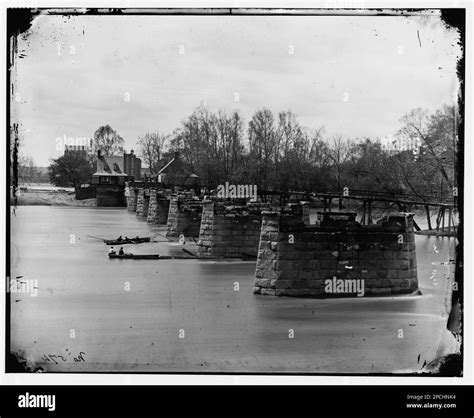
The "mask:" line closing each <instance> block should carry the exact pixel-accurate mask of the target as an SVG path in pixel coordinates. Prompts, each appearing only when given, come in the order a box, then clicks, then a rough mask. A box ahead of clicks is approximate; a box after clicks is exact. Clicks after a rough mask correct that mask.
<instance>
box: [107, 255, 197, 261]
mask: <svg viewBox="0 0 474 418" xmlns="http://www.w3.org/2000/svg"><path fill="white" fill-rule="evenodd" d="M109 258H118V259H124V260H172V259H173V260H175V259H178V260H190V259H195V258H196V257H195V256H194V257H189V256H180V255H159V254H130V253H128V254H109Z"/></svg>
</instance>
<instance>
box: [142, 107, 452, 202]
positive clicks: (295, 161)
mask: <svg viewBox="0 0 474 418" xmlns="http://www.w3.org/2000/svg"><path fill="white" fill-rule="evenodd" d="M457 117H458V116H457V114H456V110H455V108H454V107H452V106H443V107H442V108H441V109H438V110H437V111H435V112H432V113H429V112H428V111H426V110H423V109H414V110H412V111H411V112H409V113H407V114H406V115H404V116H403V117H402V118H401V119H400V122H401V128H400V129H399V130H398V132H396V133H395V134H394V135H393V137H391V138H390V139H389V140H388V141H387V140H385V141H382V139H381V138H367V137H364V138H344V137H342V136H340V135H336V136H327V135H326V134H325V131H324V128H323V127H320V128H318V129H307V128H305V127H303V126H302V125H301V124H300V123H299V121H298V119H297V117H296V116H295V115H294V114H293V113H292V112H291V110H289V111H283V112H280V113H278V114H274V113H273V112H272V111H271V110H269V109H266V108H263V109H260V110H257V111H256V112H255V113H254V114H253V116H252V117H251V119H250V121H249V122H248V123H247V124H245V122H244V120H243V118H242V116H241V115H240V113H239V112H232V113H226V112H225V111H223V110H220V111H218V112H211V111H210V110H209V109H207V108H206V107H205V106H203V105H200V106H199V107H197V108H196V109H195V110H194V111H193V113H192V114H191V115H190V116H188V117H187V118H185V119H184V120H183V121H182V122H181V124H180V126H179V127H178V128H177V129H175V130H174V132H173V133H172V134H164V133H162V132H154V133H146V134H144V135H143V136H140V137H139V139H138V145H139V148H140V155H141V156H142V158H143V159H144V162H145V165H146V166H148V167H149V169H150V171H151V173H152V174H154V173H157V171H158V170H159V169H160V168H161V167H163V166H164V164H165V163H166V162H167V161H169V159H170V158H171V155H172V153H173V152H175V151H180V153H181V155H182V158H183V160H184V162H185V163H186V164H187V165H188V166H189V168H190V170H192V171H193V172H194V173H195V174H197V175H198V176H199V177H200V181H201V184H203V185H205V186H208V187H209V188H215V187H217V185H218V184H224V183H225V182H226V181H228V182H230V183H232V184H255V185H257V186H258V188H259V190H265V191H277V192H283V193H285V192H288V191H290V190H291V191H316V190H342V188H343V187H349V188H350V189H360V190H368V191H374V192H385V193H391V194H410V195H414V196H416V197H418V198H419V199H422V200H424V199H425V196H428V195H429V196H433V198H439V199H443V198H448V197H449V196H452V191H453V187H455V184H456V181H457V179H456V170H455V162H456V161H455V160H456V148H457V139H456V136H455V132H456V118H457ZM387 145H388V147H387Z"/></svg>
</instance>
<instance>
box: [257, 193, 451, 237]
mask: <svg viewBox="0 0 474 418" xmlns="http://www.w3.org/2000/svg"><path fill="white" fill-rule="evenodd" d="M261 195H262V197H263V199H264V200H268V199H269V198H270V199H272V198H273V197H274V196H279V197H280V201H282V200H283V201H288V200H291V199H297V200H306V201H308V202H310V203H314V202H318V203H319V202H322V203H323V211H331V208H332V202H333V201H334V200H337V201H338V202H339V210H341V209H342V208H343V205H344V201H350V200H353V201H359V202H361V203H362V216H361V220H360V222H361V224H362V225H372V224H373V216H372V214H373V206H372V204H373V203H374V202H379V203H387V204H391V205H396V206H397V208H398V210H399V211H400V212H409V211H410V209H411V208H412V207H413V206H422V207H424V209H425V211H426V215H427V219H428V229H429V230H431V229H434V228H432V226H431V213H430V207H433V208H436V209H437V211H438V213H437V217H436V228H435V229H436V231H440V229H442V230H445V228H446V230H447V232H448V235H450V234H451V230H452V231H453V232H454V233H455V231H456V223H455V218H454V214H455V211H456V210H457V198H456V196H454V195H453V196H452V197H450V198H446V197H440V196H437V195H420V194H417V195H415V194H406V193H405V194H402V193H387V192H376V191H370V190H358V189H349V188H343V189H342V190H334V189H332V190H330V189H320V190H316V191H313V192H304V191H288V192H285V193H282V192H272V191H270V192H268V191H267V192H262V193H261ZM413 225H414V228H415V230H416V231H421V228H420V227H419V226H418V224H417V223H416V222H415V221H414V222H413Z"/></svg>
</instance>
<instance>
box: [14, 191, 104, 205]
mask: <svg viewBox="0 0 474 418" xmlns="http://www.w3.org/2000/svg"><path fill="white" fill-rule="evenodd" d="M10 203H11V205H14V204H15V203H16V205H17V206H72V207H94V206H97V199H84V200H76V193H75V192H74V191H72V192H71V191H68V190H65V189H57V190H44V189H32V188H26V187H21V188H20V191H19V195H18V196H17V200H16V202H14V200H13V199H12V198H11V199H10Z"/></svg>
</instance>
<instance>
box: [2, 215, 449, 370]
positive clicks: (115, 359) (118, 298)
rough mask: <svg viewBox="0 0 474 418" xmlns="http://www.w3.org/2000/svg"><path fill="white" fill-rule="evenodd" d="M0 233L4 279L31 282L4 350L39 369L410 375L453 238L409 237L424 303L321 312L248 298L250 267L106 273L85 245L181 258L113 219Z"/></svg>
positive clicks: (129, 221) (427, 356)
mask: <svg viewBox="0 0 474 418" xmlns="http://www.w3.org/2000/svg"><path fill="white" fill-rule="evenodd" d="M11 228H12V234H11V238H12V244H11V248H12V252H11V262H12V277H16V276H23V279H36V280H38V283H39V294H38V296H36V297H33V296H30V295H27V294H19V293H15V294H12V297H11V308H12V317H11V336H12V348H13V349H14V350H15V351H22V352H24V355H25V356H26V357H27V358H28V359H29V360H31V361H33V362H35V363H38V364H40V365H41V366H42V367H44V368H46V369H47V370H61V371H105V370H111V371H121V370H131V371H201V372H206V371H224V372H245V371H272V372H275V371H286V372H315V373H319V372H339V373H343V372H346V373H351V372H362V373H368V372H373V373H375V372H396V371H407V370H408V371H419V370H420V369H421V366H422V364H423V363H424V361H427V362H429V361H431V360H432V359H433V356H434V353H435V352H436V349H437V347H438V344H439V341H440V339H441V333H442V331H443V329H444V327H445V324H446V316H447V309H448V306H449V304H447V300H448V299H447V298H448V297H449V291H448V289H449V288H450V286H451V281H452V279H453V277H452V276H453V274H452V273H453V271H452V270H454V269H453V268H452V267H453V265H450V264H448V265H442V264H440V263H442V262H448V261H449V260H450V259H454V243H455V239H453V238H446V237H432V236H416V247H417V259H418V276H419V283H420V289H421V291H422V296H416V297H408V296H404V297H395V298H362V299H361V298H354V299H335V300H334V299H325V300H322V299H306V298H287V297H284V298H276V297H266V296H257V295H253V294H252V287H253V277H254V272H255V263H254V262H238V261H237V262H236V261H233V262H226V261H219V262H217V261H198V260H109V259H108V258H107V250H108V247H107V246H106V245H105V244H103V243H102V242H101V241H100V240H99V239H95V238H92V237H91V236H94V237H103V238H114V237H117V236H119V235H122V236H125V235H127V236H136V235H140V236H153V237H155V238H156V240H160V241H161V242H157V243H148V244H140V245H137V246H134V245H126V246H124V247H125V251H132V252H135V253H138V252H139V253H150V254H151V253H159V254H163V255H167V254H182V248H183V246H182V245H180V244H178V243H174V242H173V243H169V242H166V240H165V239H164V238H163V237H162V236H160V235H157V234H163V233H164V227H160V226H150V225H148V224H147V223H146V222H145V221H142V220H139V219H137V218H136V216H135V215H134V214H131V213H128V212H127V211H126V210H124V209H108V208H68V207H40V206H36V207H33V206H23V207H19V208H17V211H16V216H15V217H12V222H11ZM185 248H188V249H190V250H192V251H195V245H194V243H193V244H192V245H191V244H189V243H188V244H186V246H185ZM71 330H74V333H73V334H74V338H71V335H72V334H71ZM290 330H293V333H290ZM400 330H402V333H400ZM290 334H292V335H293V338H290V337H289V336H290ZM400 335H403V337H400ZM183 336H184V338H180V337H183ZM79 352H84V353H85V354H84V362H82V361H81V362H74V361H73V360H72V358H73V357H74V355H73V356H68V355H67V354H68V353H79ZM47 354H56V355H62V356H63V357H64V358H65V359H66V361H65V362H62V361H61V362H59V363H58V364H55V363H54V362H45V360H44V355H47Z"/></svg>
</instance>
